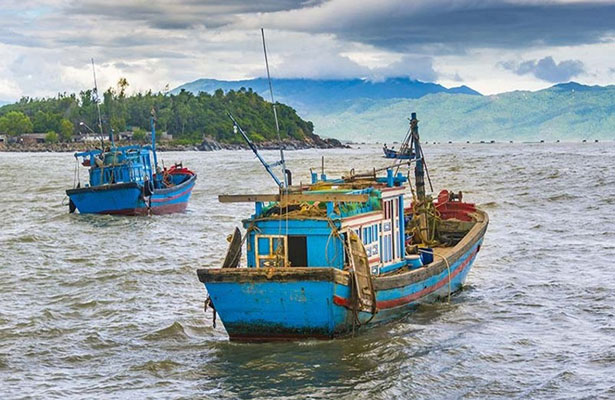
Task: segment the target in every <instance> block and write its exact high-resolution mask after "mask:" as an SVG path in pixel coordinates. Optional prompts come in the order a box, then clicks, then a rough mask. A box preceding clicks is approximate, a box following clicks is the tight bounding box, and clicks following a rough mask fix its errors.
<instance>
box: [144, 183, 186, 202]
mask: <svg viewBox="0 0 615 400" xmlns="http://www.w3.org/2000/svg"><path fill="white" fill-rule="evenodd" d="M193 187H194V185H193V186H190V187H189V188H187V189H186V190H184V191H183V192H181V193H179V194H176V195H173V196H171V197H164V198H161V199H156V198H154V197H153V196H155V195H156V193H154V194H153V195H152V203H164V202H167V201H171V200H175V199H177V198H179V197H182V196H183V195H185V194H186V193H190V192H191V191H192V188H193Z"/></svg>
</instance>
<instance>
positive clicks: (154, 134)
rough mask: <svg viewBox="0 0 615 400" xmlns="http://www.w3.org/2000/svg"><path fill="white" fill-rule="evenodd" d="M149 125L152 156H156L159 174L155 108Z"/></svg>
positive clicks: (156, 168)
mask: <svg viewBox="0 0 615 400" xmlns="http://www.w3.org/2000/svg"><path fill="white" fill-rule="evenodd" d="M149 123H150V127H151V130H152V154H153V155H154V171H156V172H158V157H157V156H156V111H155V110H154V108H152V111H151V115H150V120H149Z"/></svg>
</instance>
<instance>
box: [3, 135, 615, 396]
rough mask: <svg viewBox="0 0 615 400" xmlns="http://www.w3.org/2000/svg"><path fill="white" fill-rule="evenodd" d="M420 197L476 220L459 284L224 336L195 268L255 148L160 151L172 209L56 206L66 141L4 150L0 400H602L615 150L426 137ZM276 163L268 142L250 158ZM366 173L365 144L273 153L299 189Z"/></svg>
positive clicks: (371, 153) (212, 253)
mask: <svg viewBox="0 0 615 400" xmlns="http://www.w3.org/2000/svg"><path fill="white" fill-rule="evenodd" d="M424 150H425V155H426V157H427V160H428V164H427V166H428V170H429V173H430V178H431V181H432V183H433V190H434V193H437V192H438V191H439V190H441V189H443V188H447V189H450V190H453V191H459V190H462V191H463V193H464V200H465V201H468V202H474V203H476V204H477V205H478V206H479V207H481V208H483V209H484V210H486V211H487V212H488V213H489V215H490V225H489V229H488V231H487V234H486V237H485V241H484V244H483V246H482V248H481V251H480V253H479V254H478V258H477V259H476V262H475V264H474V266H473V269H472V270H471V272H470V274H469V275H468V278H467V282H466V283H467V284H466V287H465V289H464V290H463V291H462V292H460V293H459V294H457V295H456V296H454V297H453V298H452V299H451V302H450V304H449V303H438V304H434V305H428V306H423V307H420V308H419V309H418V311H417V312H415V313H413V314H410V315H408V316H407V317H406V318H404V319H402V320H401V321H398V322H396V323H391V324H388V325H384V326H381V327H378V328H375V329H373V330H371V331H368V332H366V333H364V334H361V335H359V336H357V337H354V338H347V339H338V340H332V341H312V340H308V341H300V342H290V343H266V344H237V343H230V342H229V341H228V338H227V336H226V334H225V332H224V328H223V327H222V325H221V324H220V323H218V325H217V327H216V328H214V327H213V326H212V313H211V310H209V311H208V312H207V313H204V311H203V301H204V300H205V298H206V297H207V294H206V292H205V289H204V287H203V285H202V284H201V283H200V282H199V281H198V279H197V276H196V269H197V268H205V267H218V266H220V264H221V262H222V260H223V259H224V255H225V254H224V253H225V251H226V248H227V242H226V240H225V239H226V236H227V235H228V234H230V233H231V232H232V230H233V228H234V227H235V226H241V219H242V218H245V217H248V216H249V215H250V214H251V213H252V212H253V205H252V204H221V203H218V201H217V195H218V194H222V193H225V194H241V193H273V192H275V185H274V184H273V181H272V180H271V179H270V178H269V177H268V175H267V174H266V173H265V172H264V170H263V168H262V167H261V166H260V164H259V163H258V161H257V160H256V159H255V157H254V155H253V154H252V153H251V152H247V151H239V152H230V151H219V152H207V153H206V152H183V153H161V154H160V155H159V159H163V160H164V161H165V163H166V164H165V165H167V166H169V165H171V164H172V163H173V162H176V161H183V163H184V165H185V166H187V167H189V168H191V169H193V170H195V171H196V172H197V174H198V180H197V184H196V187H195V189H194V192H193V196H192V199H191V201H190V204H189V206H188V210H187V212H186V213H183V214H177V215H168V216H154V217H113V216H95V215H79V214H68V207H67V205H66V199H65V198H64V197H65V195H64V190H65V189H67V188H70V187H72V186H73V184H74V182H76V181H77V180H79V181H80V182H81V184H82V185H83V184H84V182H85V181H86V176H87V172H86V170H85V169H83V168H81V169H82V170H81V172H80V174H79V175H80V176H79V177H77V176H76V175H75V161H74V158H73V156H72V154H68V153H56V154H52V153H44V154H16V153H0V187H1V188H2V190H1V191H0V205H1V210H2V211H1V214H0V215H1V216H2V218H1V220H0V397H1V398H3V399H13V398H42V399H53V398H61V399H66V398H134V399H137V398H205V399H226V398H228V399H235V398H262V399H269V398H284V399H305V398H314V399H332V398H333V399H337V398H348V399H390V398H404V399H411V398H418V399H434V398H436V399H437V398H443V399H451V398H464V399H466V398H467V399H472V398H476V399H483V398H489V399H498V398H501V399H509V398H523V399H525V398H532V399H534V398H548V399H551V398H566V399H568V398H605V399H607V398H614V397H615V268H614V267H613V260H615V169H614V168H613V166H614V165H615V143H558V144H548V143H541V144H482V145H480V144H441V145H433V144H432V145H425V149H424ZM263 155H264V156H265V158H267V159H268V160H271V161H273V160H275V158H276V157H277V156H278V153H277V152H264V153H263ZM323 155H324V156H325V169H326V173H327V175H328V176H330V177H339V176H340V175H342V174H343V173H347V172H348V170H349V169H350V168H355V171H357V172H360V171H363V170H371V169H372V168H373V167H382V166H385V165H387V163H390V162H391V161H390V160H385V159H383V158H382V151H381V149H380V147H379V146H360V148H357V147H356V146H355V148H353V149H347V150H327V151H322V150H306V151H293V152H288V153H286V157H287V160H288V167H289V168H290V169H291V170H292V171H293V180H294V182H295V183H299V182H301V181H303V182H306V183H307V182H308V181H309V179H310V178H309V177H310V175H309V169H310V168H313V169H314V170H315V171H317V172H319V173H320V166H321V156H323Z"/></svg>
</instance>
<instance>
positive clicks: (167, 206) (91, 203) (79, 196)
mask: <svg viewBox="0 0 615 400" xmlns="http://www.w3.org/2000/svg"><path fill="white" fill-rule="evenodd" d="M195 181H196V175H194V176H192V177H190V178H189V179H188V180H187V181H185V182H183V183H182V184H180V185H177V186H172V187H169V188H166V189H155V190H154V193H152V195H151V196H147V197H146V196H145V195H144V193H143V188H142V186H141V185H139V184H138V183H136V182H130V183H117V184H109V185H100V186H92V187H85V188H77V189H69V190H67V191H66V194H67V195H68V197H69V198H70V200H71V201H72V202H73V204H74V205H75V206H76V208H77V210H79V212H80V213H81V214H118V215H147V214H169V213H174V212H181V211H184V210H185V209H186V206H187V205H188V200H189V199H190V195H191V193H192V189H193V188H194V183H195Z"/></svg>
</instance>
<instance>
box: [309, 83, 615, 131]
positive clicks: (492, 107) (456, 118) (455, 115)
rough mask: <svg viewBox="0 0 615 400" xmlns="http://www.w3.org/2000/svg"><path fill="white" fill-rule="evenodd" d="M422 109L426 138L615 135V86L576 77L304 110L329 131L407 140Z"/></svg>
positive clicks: (323, 129)
mask: <svg viewBox="0 0 615 400" xmlns="http://www.w3.org/2000/svg"><path fill="white" fill-rule="evenodd" d="M412 111H416V112H417V113H418V117H419V120H421V132H422V137H423V138H424V140H438V141H442V140H452V141H466V140H470V141H478V140H496V141H509V140H514V141H537V140H557V139H559V140H580V139H584V138H587V139H601V140H613V139H615V86H606V87H600V86H584V85H580V84H577V83H574V82H571V83H566V84H559V85H555V86H553V87H551V88H548V89H545V90H540V91H537V92H529V91H515V92H509V93H503V94H499V95H493V96H476V95H466V94H448V93H437V94H429V95H426V96H423V97H421V98H419V99H388V100H372V99H358V100H354V101H352V102H347V103H345V105H344V110H343V111H337V112H333V113H328V112H314V113H309V114H306V115H304V116H305V117H307V118H309V119H310V120H311V121H312V122H313V123H314V126H315V127H316V132H317V133H318V134H320V135H323V136H332V137H336V138H338V139H345V140H352V141H372V142H373V141H380V142H383V141H384V142H387V141H393V140H401V139H402V138H403V137H404V134H405V132H406V130H407V127H408V123H407V119H406V118H407V117H408V116H409V115H410V112H412Z"/></svg>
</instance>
